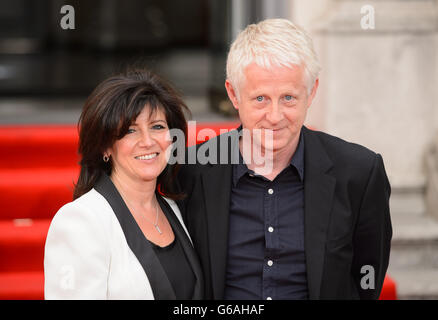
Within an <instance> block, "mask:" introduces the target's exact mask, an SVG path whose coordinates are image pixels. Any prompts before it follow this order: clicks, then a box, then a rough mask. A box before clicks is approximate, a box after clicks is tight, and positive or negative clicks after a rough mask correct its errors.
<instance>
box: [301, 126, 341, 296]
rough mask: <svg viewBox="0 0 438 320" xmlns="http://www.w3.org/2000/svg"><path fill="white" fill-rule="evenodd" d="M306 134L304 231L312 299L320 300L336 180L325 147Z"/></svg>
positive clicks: (304, 130) (304, 128)
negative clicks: (331, 173)
mask: <svg viewBox="0 0 438 320" xmlns="http://www.w3.org/2000/svg"><path fill="white" fill-rule="evenodd" d="M302 130H303V134H304V145H305V147H304V148H305V151H304V162H305V164H304V170H305V173H304V177H305V178H304V230H305V231H304V232H305V252H306V267H307V281H308V288H309V298H310V299H319V297H320V289H321V280H322V273H323V265H324V255H325V245H326V235H327V228H328V223H329V217H330V211H331V208H332V200H333V194H334V190H335V185H336V179H335V178H334V177H333V176H331V175H329V174H328V173H327V171H329V169H330V168H331V167H332V166H333V164H332V162H331V160H330V158H329V157H328V155H327V153H326V152H325V150H324V147H323V145H322V144H321V142H320V141H319V139H318V137H317V136H315V135H314V134H313V133H312V132H311V131H310V130H309V129H307V128H306V127H304V126H303V129H302Z"/></svg>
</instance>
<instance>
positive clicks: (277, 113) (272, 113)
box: [266, 103, 283, 124]
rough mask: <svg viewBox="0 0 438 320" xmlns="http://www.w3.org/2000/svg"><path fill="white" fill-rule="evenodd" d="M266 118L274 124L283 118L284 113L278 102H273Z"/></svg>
mask: <svg viewBox="0 0 438 320" xmlns="http://www.w3.org/2000/svg"><path fill="white" fill-rule="evenodd" d="M266 119H267V120H268V121H269V122H270V123H272V124H277V123H279V122H280V121H281V120H282V119H283V113H282V110H281V109H280V106H279V104H278V103H272V105H271V107H270V108H269V110H268V112H267V113H266Z"/></svg>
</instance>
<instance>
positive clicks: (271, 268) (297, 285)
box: [225, 135, 308, 300]
mask: <svg viewBox="0 0 438 320" xmlns="http://www.w3.org/2000/svg"><path fill="white" fill-rule="evenodd" d="M240 158H241V156H240ZM241 159H242V158H241ZM229 219H230V220H229V226H230V229H229V233H228V259H227V271H226V286H225V299H233V300H235V299H263V300H265V299H268V298H271V299H294V300H295V299H307V297H308V292H307V277H306V259H305V251H304V141H303V137H302V135H301V137H300V140H299V143H298V146H297V150H296V151H295V153H294V155H293V157H292V159H291V162H290V165H289V166H287V167H286V168H285V169H284V170H283V171H282V172H281V173H280V174H279V175H278V176H277V177H276V178H275V179H274V180H273V181H270V180H268V179H266V178H265V177H263V176H260V175H257V174H255V173H254V172H253V171H252V170H249V169H248V167H247V166H246V164H245V163H243V159H242V161H240V162H239V164H236V165H233V176H232V187H231V201H230V216H229Z"/></svg>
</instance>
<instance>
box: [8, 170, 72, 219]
mask: <svg viewBox="0 0 438 320" xmlns="http://www.w3.org/2000/svg"><path fill="white" fill-rule="evenodd" d="M78 175H79V168H78V167H67V168H54V169H46V168H27V169H0V203H1V204H2V207H1V209H0V210H1V211H0V219H19V218H34V219H44V218H52V217H53V215H54V214H55V213H56V212H57V211H58V210H59V208H61V207H62V206H63V205H64V204H66V203H67V202H70V201H72V199H73V188H74V183H75V182H76V181H77V178H78Z"/></svg>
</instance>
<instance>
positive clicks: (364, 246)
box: [352, 154, 392, 299]
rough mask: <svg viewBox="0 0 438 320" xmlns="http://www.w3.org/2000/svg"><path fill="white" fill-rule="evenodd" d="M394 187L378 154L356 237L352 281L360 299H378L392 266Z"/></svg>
mask: <svg viewBox="0 0 438 320" xmlns="http://www.w3.org/2000/svg"><path fill="white" fill-rule="evenodd" d="M390 194H391V187H390V184H389V181H388V177H387V175H386V172H385V168H384V165H383V160H382V157H381V156H380V155H379V154H377V155H376V158H375V160H374V165H373V168H372V170H371V174H370V175H369V178H368V183H367V186H366V189H365V193H364V195H363V197H362V202H361V206H360V212H359V216H358V220H357V223H356V230H355V233H354V239H353V245H354V258H353V265H352V267H353V270H352V271H353V277H354V281H355V283H356V288H358V291H359V296H360V298H361V299H378V298H379V296H380V292H381V289H382V285H383V281H384V278H385V274H386V270H387V268H388V263H389V253H390V248H391V238H392V226H391V217H390V212H389V197H390Z"/></svg>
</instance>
